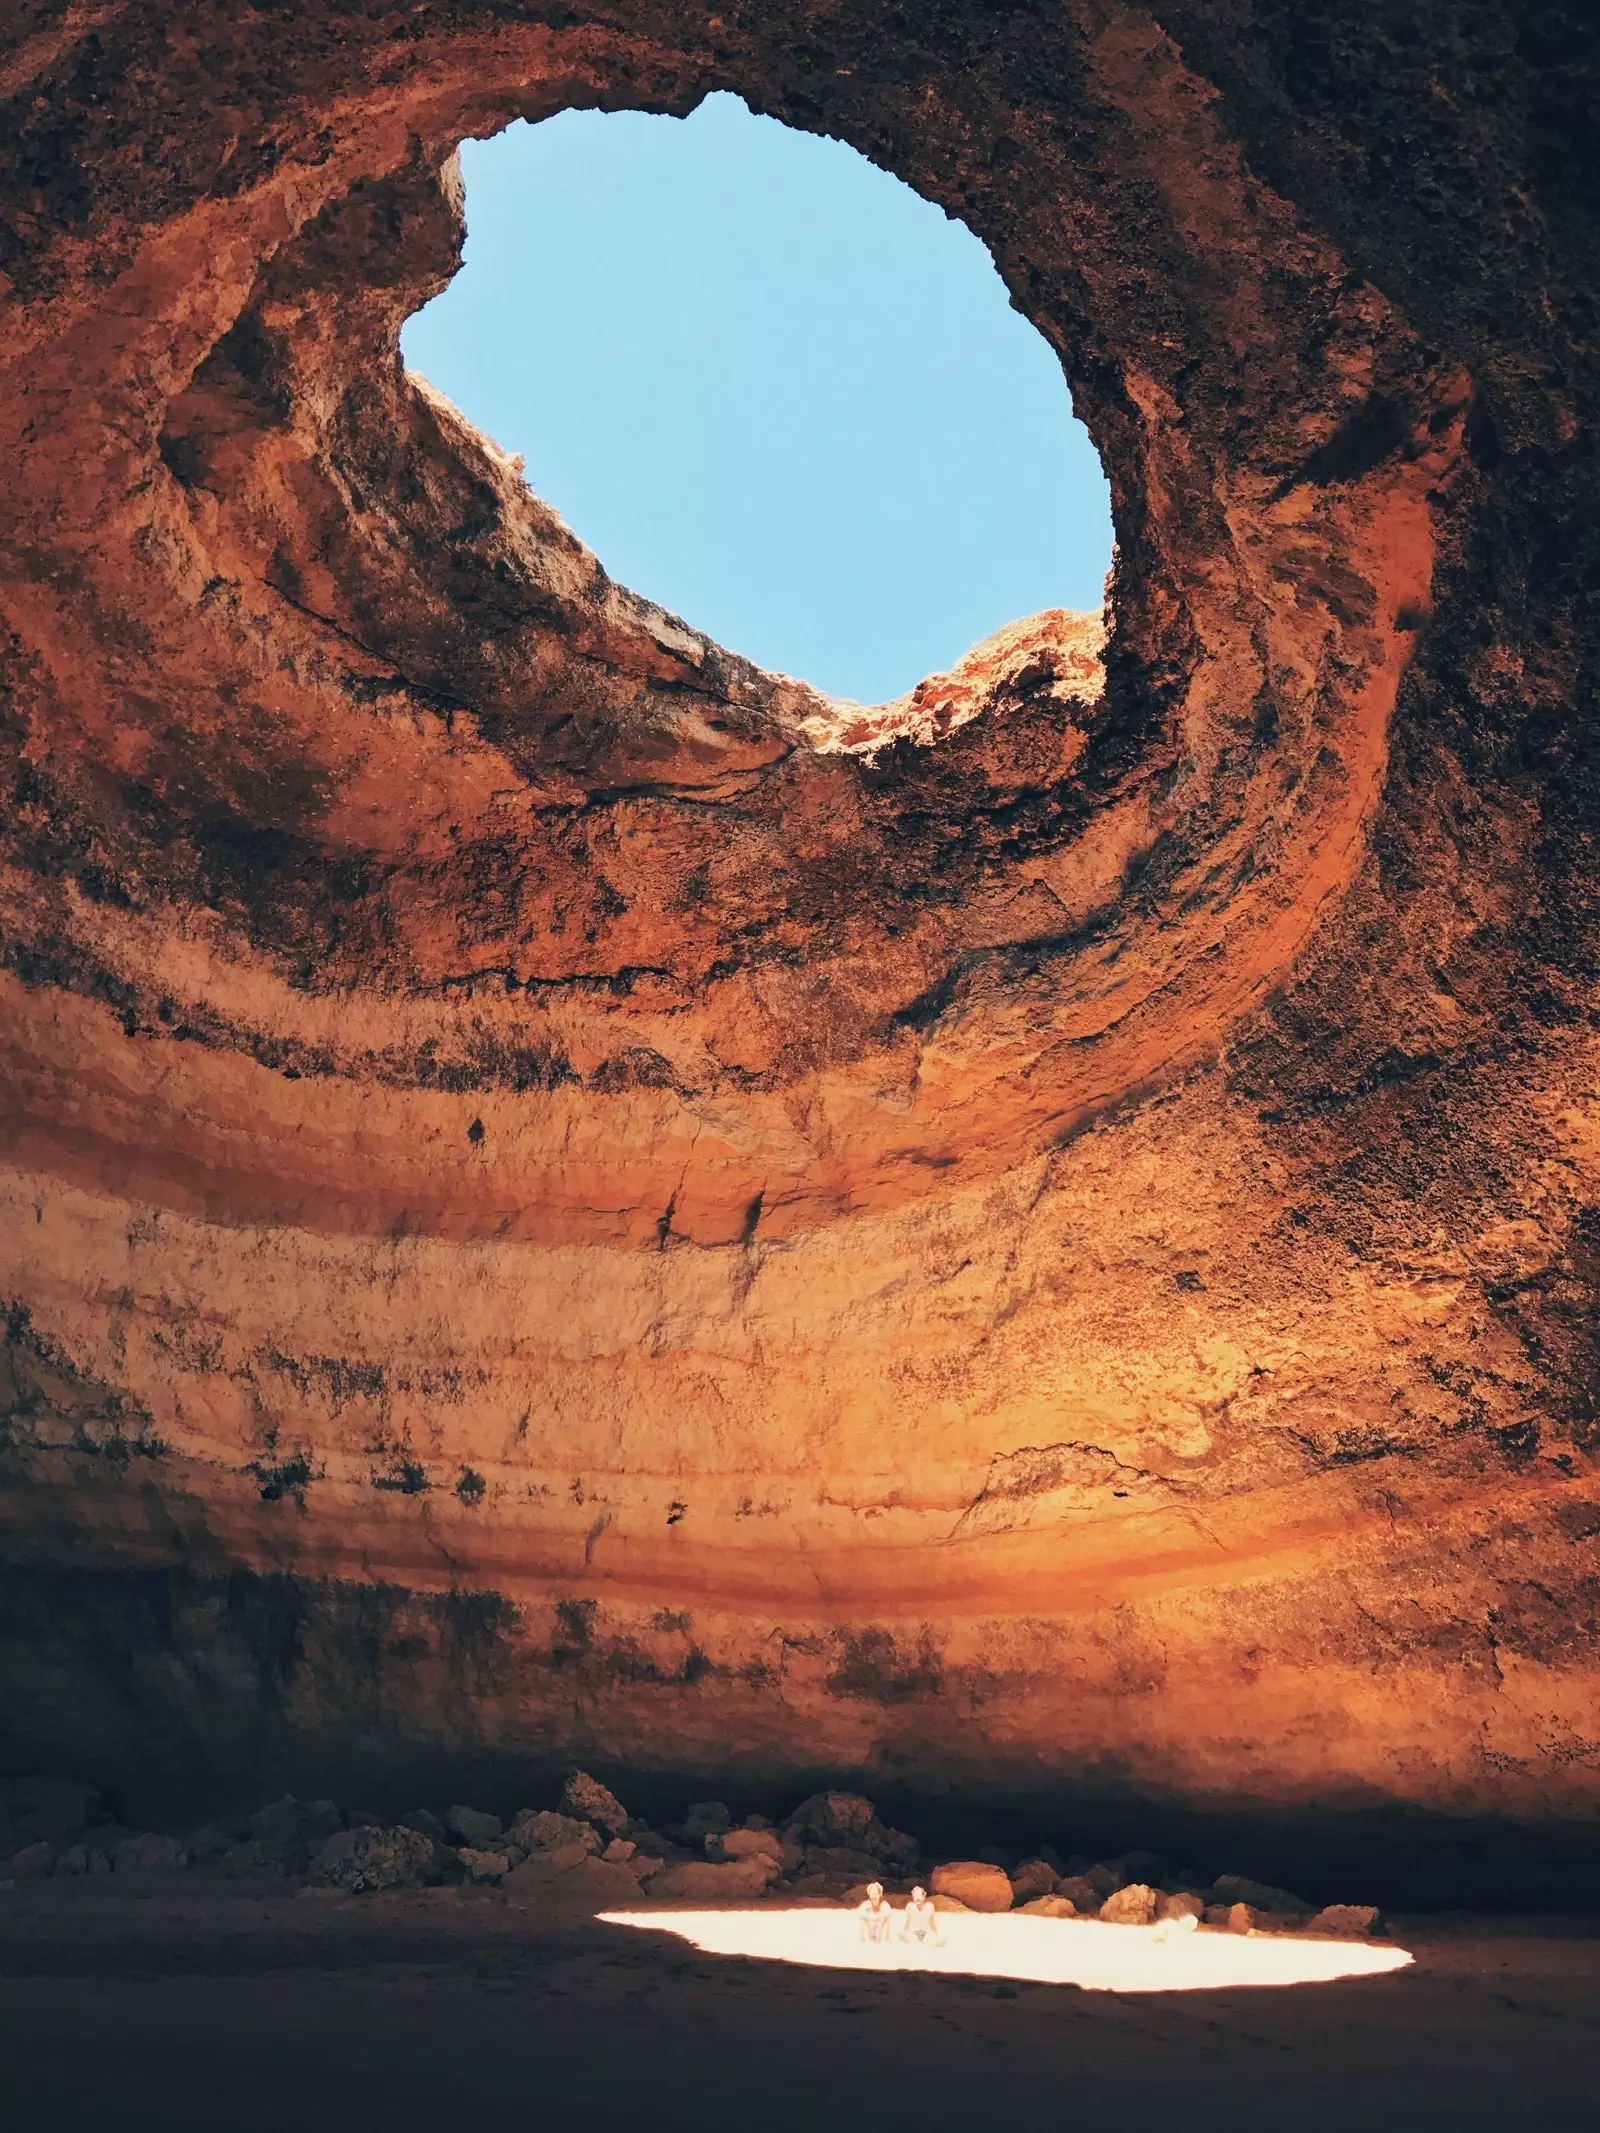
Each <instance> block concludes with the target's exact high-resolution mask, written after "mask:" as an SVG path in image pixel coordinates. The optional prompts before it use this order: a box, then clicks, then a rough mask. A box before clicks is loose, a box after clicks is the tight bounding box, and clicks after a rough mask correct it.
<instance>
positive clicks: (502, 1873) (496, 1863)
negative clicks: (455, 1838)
mask: <svg viewBox="0 0 1600 2133" xmlns="http://www.w3.org/2000/svg"><path fill="white" fill-rule="evenodd" d="M457 1857H458V1858H459V1859H460V1861H461V1864H462V1865H463V1866H464V1867H465V1868H466V1870H467V1879H468V1880H469V1881H481V1882H499V1881H503V1880H504V1879H505V1877H506V1875H507V1874H509V1873H510V1871H511V1861H510V1858H509V1857H508V1856H507V1854H506V1853H505V1852H479V1851H474V1850H473V1849H472V1847H471V1845H470V1844H463V1845H462V1847H461V1850H460V1852H459V1853H458V1854H457Z"/></svg>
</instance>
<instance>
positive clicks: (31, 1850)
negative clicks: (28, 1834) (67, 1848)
mask: <svg viewBox="0 0 1600 2133" xmlns="http://www.w3.org/2000/svg"><path fill="white" fill-rule="evenodd" d="M55 1869H56V1847H55V1846H54V1845H53V1844H51V1843H49V1842H48V1841H47V1840H46V1839H44V1838H42V1837H41V1838H40V1840H39V1841H38V1843H37V1844H25V1845H23V1847H22V1849H21V1851H19V1852H16V1853H15V1854H13V1856H12V1860H11V1869H10V1870H11V1873H12V1875H13V1876H14V1877H15V1879H16V1880H18V1881H43V1880H44V1879H45V1877H46V1876H47V1875H49V1874H53V1873H54V1872H55Z"/></svg>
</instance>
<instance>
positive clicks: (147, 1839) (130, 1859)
mask: <svg viewBox="0 0 1600 2133" xmlns="http://www.w3.org/2000/svg"><path fill="white" fill-rule="evenodd" d="M111 1863H112V1866H113V1867H114V1869H115V1870H116V1872H117V1873H119V1874H178V1873H181V1872H182V1871H183V1869H184V1868H185V1867H186V1866H187V1865H188V1864H189V1854H188V1853H187V1851H185V1850H184V1848H183V1846H182V1845H181V1844H180V1843H179V1842H178V1840H177V1838H176V1837H162V1836H158V1835H157V1834H156V1833H155V1831H154V1830H141V1831H140V1833H139V1835H138V1836H136V1837H124V1838H123V1840H122V1842H121V1843H120V1844H119V1845H118V1846H117V1848H116V1851H115V1853H114V1854H113V1855H112V1862H111Z"/></svg>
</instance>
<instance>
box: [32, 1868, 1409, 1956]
mask: <svg viewBox="0 0 1600 2133" xmlns="http://www.w3.org/2000/svg"><path fill="white" fill-rule="evenodd" d="M60 1871H61V1868H60V1866H59V1865H58V1866H57V1868H56V1872H57V1873H58V1874H59V1873H60ZM1377 1924H1378V1910H1377V1906H1376V1905H1375V1904H1370V1903H1330V1904H1325V1905H1324V1906H1323V1908H1322V1909H1321V1910H1320V1911H1318V1912H1317V1913H1316V1915H1315V1916H1314V1917H1311V1918H1308V1919H1307V1920H1306V1922H1305V1926H1304V1928H1303V1930H1304V1931H1305V1932H1307V1933H1331V1934H1333V1935H1334V1936H1335V1937H1336V1938H1338V1939H1341V1940H1361V1939H1364V1938H1365V1936H1366V1935H1367V1934H1369V1933H1372V1932H1374V1931H1376V1929H1377Z"/></svg>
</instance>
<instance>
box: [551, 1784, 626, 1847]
mask: <svg viewBox="0 0 1600 2133" xmlns="http://www.w3.org/2000/svg"><path fill="white" fill-rule="evenodd" d="M561 1807H562V1811H563V1813H565V1814H569V1815H575V1816H576V1817H577V1819H578V1820H579V1821H580V1822H592V1823H593V1824H594V1826H595V1828H596V1829H598V1830H600V1831H601V1832H602V1833H603V1834H604V1835H605V1836H607V1837H620V1836H621V1835H622V1834H623V1832H624V1831H625V1830H626V1829H627V1826H628V1811H627V1809H626V1808H625V1807H624V1806H623V1804H622V1802H621V1801H620V1800H619V1799H618V1798H617V1796H616V1794H615V1793H614V1792H608V1791H607V1790H606V1788H605V1786H604V1785H602V1784H601V1783H600V1780H599V1779H598V1778H592V1777H590V1776H589V1775H588V1773H587V1772H586V1771H583V1770H574V1771H572V1772H571V1773H570V1774H569V1776H568V1778H567V1782H566V1784H565V1785H564V1786H563V1787H562V1788H561Z"/></svg>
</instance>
